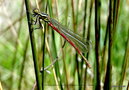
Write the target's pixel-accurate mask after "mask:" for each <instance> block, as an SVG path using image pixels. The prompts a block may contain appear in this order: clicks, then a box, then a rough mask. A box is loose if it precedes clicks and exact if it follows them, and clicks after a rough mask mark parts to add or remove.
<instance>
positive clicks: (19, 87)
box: [18, 37, 29, 90]
mask: <svg viewBox="0 0 129 90" xmlns="http://www.w3.org/2000/svg"><path fill="white" fill-rule="evenodd" d="M28 44H29V37H27V40H26V45H25V49H24V54H23V61H22V64H21V71H20V79H19V84H18V90H21V83H22V78H23V71H24V67H25V60H26V55H27V50H28V46H29V45H28Z"/></svg>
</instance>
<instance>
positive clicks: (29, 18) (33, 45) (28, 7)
mask: <svg viewBox="0 0 129 90" xmlns="http://www.w3.org/2000/svg"><path fill="white" fill-rule="evenodd" d="M25 7H26V15H27V20H28V27H29V35H30V42H31V48H32V55H33V62H34V69H35V75H36V82H37V89H38V90H41V83H40V75H39V73H40V72H39V67H38V60H37V55H36V44H35V38H34V30H33V28H32V20H31V15H30V13H29V12H30V6H29V0H25Z"/></svg>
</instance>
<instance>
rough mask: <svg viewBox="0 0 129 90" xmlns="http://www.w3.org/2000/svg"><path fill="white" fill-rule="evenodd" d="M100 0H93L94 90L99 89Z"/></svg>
mask: <svg viewBox="0 0 129 90" xmlns="http://www.w3.org/2000/svg"><path fill="white" fill-rule="evenodd" d="M100 5H101V1H100V0H95V57H96V65H95V66H96V69H95V79H96V80H95V90H100V71H99V42H100Z"/></svg>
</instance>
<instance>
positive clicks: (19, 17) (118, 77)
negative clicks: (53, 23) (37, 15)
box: [0, 0, 129, 90]
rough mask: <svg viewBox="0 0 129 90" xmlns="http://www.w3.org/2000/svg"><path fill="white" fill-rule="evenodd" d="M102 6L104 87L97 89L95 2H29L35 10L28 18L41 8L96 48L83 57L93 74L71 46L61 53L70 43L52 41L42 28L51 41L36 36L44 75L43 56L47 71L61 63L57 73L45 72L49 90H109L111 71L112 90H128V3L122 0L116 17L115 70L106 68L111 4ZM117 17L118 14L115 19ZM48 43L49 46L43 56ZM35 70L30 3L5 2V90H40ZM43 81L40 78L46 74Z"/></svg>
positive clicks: (1, 20)
mask: <svg viewBox="0 0 129 90" xmlns="http://www.w3.org/2000/svg"><path fill="white" fill-rule="evenodd" d="M96 1H97V0H96ZM113 1H114V2H118V1H120V0H118V1H117V0H113ZM36 2H37V4H36ZM100 2H101V4H100V15H99V16H100V41H97V42H99V50H98V52H99V56H98V57H99V66H98V68H99V77H100V80H99V81H100V83H99V84H96V83H97V82H96V81H97V80H96V76H97V73H96V67H97V66H96V58H95V57H96V56H95V55H96V52H95V43H96V41H95V38H96V37H95V35H96V33H95V28H96V27H95V1H94V0H37V1H36V0H30V2H29V4H30V9H31V10H30V11H29V13H30V15H31V16H32V11H33V9H34V8H37V7H39V8H40V10H41V11H42V12H45V13H48V14H49V15H50V16H51V18H53V19H56V20H57V21H59V22H60V23H61V24H62V25H64V26H65V27H67V28H69V29H70V30H72V31H73V32H75V33H77V34H78V35H80V36H81V37H83V38H86V39H87V36H89V37H90V39H89V40H90V41H91V42H92V48H91V49H90V50H89V52H88V56H87V53H85V54H84V55H85V56H86V57H88V58H87V59H88V62H89V63H90V65H91V69H89V68H86V65H85V63H84V62H83V60H82V58H81V56H79V55H77V53H76V51H75V49H74V48H73V47H72V46H71V45H70V44H68V43H67V42H66V43H65V46H64V48H62V45H63V43H64V42H65V40H64V39H63V38H62V37H61V36H60V35H59V34H58V33H56V32H55V31H54V39H53V35H52V34H53V32H52V29H51V28H50V27H49V26H48V25H47V24H45V23H43V24H44V30H46V34H45V40H46V41H43V40H44V31H42V30H34V37H35V44H36V54H37V60H38V67H39V70H40V69H41V67H42V60H43V59H42V58H43V56H44V67H47V66H49V65H50V64H51V63H52V61H54V60H56V57H58V60H57V61H56V62H58V64H56V67H55V66H54V67H53V66H51V67H50V68H48V69H47V71H44V77H43V78H44V89H45V90H57V89H59V90H60V89H61V90H62V89H64V90H78V89H79V90H92V89H96V88H97V87H96V86H97V85H100V88H101V89H102V88H103V87H104V85H105V77H106V72H107V71H111V74H110V75H111V77H112V78H111V87H110V89H112V90H118V89H119V90H126V89H127V86H128V83H129V68H128V67H129V66H128V61H129V23H128V21H129V0H121V1H120V2H119V4H116V5H118V7H117V9H118V12H117V11H116V10H114V11H113V15H114V17H115V16H118V17H117V18H116V25H115V29H112V32H113V34H112V48H111V50H112V51H111V52H112V53H111V62H112V63H111V68H107V62H108V57H109V52H108V49H109V44H108V43H109V42H108V41H109V36H107V39H106V42H107V43H106V45H104V40H105V37H106V36H105V35H106V34H107V32H106V29H107V21H108V16H109V15H110V13H109V12H110V9H109V5H110V1H109V0H101V1H100ZM114 7H115V3H114ZM113 9H114V8H113ZM115 12H116V14H114V13H115ZM84 29H85V31H84ZM88 30H90V33H88ZM108 34H109V33H108ZM43 42H45V52H44V53H43V45H44V44H43ZM53 42H54V43H55V45H56V46H54V44H53ZM55 48H56V49H55ZM104 48H105V49H104ZM34 68H35V67H34V62H33V57H32V48H31V43H30V38H29V30H28V21H27V17H26V8H25V2H24V0H0V82H1V84H2V87H3V90H31V89H32V88H35V84H36V83H35V82H36V78H35V70H34ZM110 69H111V70H110ZM39 75H40V78H41V73H39ZM41 80H42V79H41ZM120 87H122V88H120ZM107 90H108V89H107Z"/></svg>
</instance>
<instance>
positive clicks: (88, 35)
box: [83, 0, 94, 90]
mask: <svg viewBox="0 0 129 90" xmlns="http://www.w3.org/2000/svg"><path fill="white" fill-rule="evenodd" d="M85 3H86V1H85ZM93 3H94V0H91V2H90V11H89V13H90V15H89V21H88V28H87V31H88V33H87V41H89V40H90V31H91V30H90V26H91V15H92V8H93ZM85 11H86V10H85ZM84 29H85V28H84ZM84 34H85V31H84V33H83V37H85V35H84ZM89 53H90V51H89V52H88V53H87V57H86V58H87V59H88V58H89ZM84 72H85V73H84V90H85V89H86V88H87V87H86V85H87V84H86V83H87V82H86V81H87V67H86V68H85V70H84Z"/></svg>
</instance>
